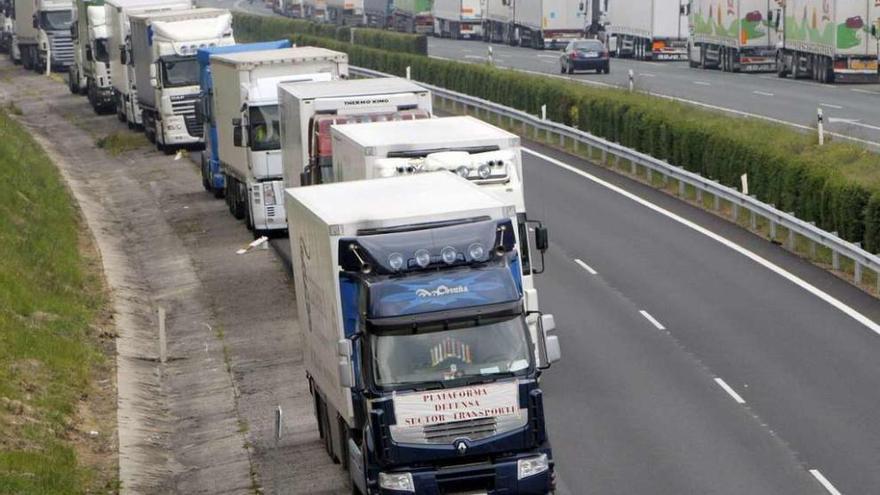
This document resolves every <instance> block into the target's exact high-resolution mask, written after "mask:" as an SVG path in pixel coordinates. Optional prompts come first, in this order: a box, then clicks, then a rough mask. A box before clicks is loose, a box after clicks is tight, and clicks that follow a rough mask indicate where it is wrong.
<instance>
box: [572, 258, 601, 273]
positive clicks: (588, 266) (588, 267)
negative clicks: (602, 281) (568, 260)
mask: <svg viewBox="0 0 880 495" xmlns="http://www.w3.org/2000/svg"><path fill="white" fill-rule="evenodd" d="M574 262H575V263H577V264H578V265H579V266H580V267H581V268H583V269H584V270H586V271H587V273H589V274H590V275H597V274H598V273H599V272H597V271H596V270H593V267H591V266H590V265H588V264H586V263H584V262H583V261H581V260H574Z"/></svg>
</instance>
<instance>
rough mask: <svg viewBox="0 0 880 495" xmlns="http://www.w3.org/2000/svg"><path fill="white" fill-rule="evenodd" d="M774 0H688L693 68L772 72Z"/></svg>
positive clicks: (775, 34) (773, 56) (775, 39)
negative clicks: (722, 1) (725, 0)
mask: <svg viewBox="0 0 880 495" xmlns="http://www.w3.org/2000/svg"><path fill="white" fill-rule="evenodd" d="M777 7H778V4H777V3H776V0H730V1H728V2H726V3H725V4H723V5H722V4H721V3H719V2H718V1H717V0H691V1H690V4H689V5H688V14H689V24H690V29H689V32H690V37H689V38H688V60H689V62H690V66H691V67H693V68H696V67H700V68H703V69H708V68H720V69H721V70H723V71H724V72H740V71H742V72H774V71H775V70H776V43H777V41H778V36H777V32H776V25H775V23H774V18H775V16H776V15H778V11H777Z"/></svg>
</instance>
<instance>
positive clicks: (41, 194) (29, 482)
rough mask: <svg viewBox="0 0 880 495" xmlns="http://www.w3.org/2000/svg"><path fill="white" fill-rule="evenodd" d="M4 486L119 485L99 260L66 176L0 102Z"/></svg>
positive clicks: (58, 489)
mask: <svg viewBox="0 0 880 495" xmlns="http://www.w3.org/2000/svg"><path fill="white" fill-rule="evenodd" d="M0 196H2V197H3V198H4V200H3V201H0V493H15V494H46V493H94V492H96V491H102V492H105V493H106V492H107V491H108V490H109V491H114V490H115V489H116V487H117V482H116V468H115V466H116V458H115V454H114V452H115V440H114V439H115V429H116V423H115V397H116V394H115V388H114V380H113V376H114V373H113V365H112V360H110V359H107V357H105V353H108V352H109V351H111V350H112V340H111V339H110V338H111V337H112V335H107V334H102V332H101V331H100V326H101V323H102V318H106V315H104V314H103V313H102V308H103V307H104V304H105V301H106V298H105V296H104V293H103V280H102V277H101V270H100V260H99V257H98V255H97V254H96V252H95V251H94V248H93V246H92V245H91V238H90V236H88V235H87V233H85V229H84V227H83V225H82V222H81V220H80V217H79V214H78V211H77V209H76V207H75V204H74V202H73V199H72V198H71V196H70V194H69V193H68V191H67V189H66V188H65V187H64V185H63V183H62V180H61V177H60V175H59V173H58V171H57V169H56V168H55V166H54V165H53V164H52V162H51V161H50V160H49V158H48V157H47V155H46V154H45V153H44V152H43V150H42V149H41V148H40V146H39V145H38V144H37V143H36V142H35V141H34V140H33V139H32V138H31V136H30V135H29V134H28V132H27V131H26V130H25V129H24V128H23V127H21V126H20V125H19V124H18V123H16V122H15V121H14V120H13V119H12V118H11V117H10V116H9V115H8V113H7V112H6V110H2V111H0Z"/></svg>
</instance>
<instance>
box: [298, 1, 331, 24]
mask: <svg viewBox="0 0 880 495" xmlns="http://www.w3.org/2000/svg"><path fill="white" fill-rule="evenodd" d="M302 5H303V17H304V18H306V19H311V20H314V21H326V20H327V0H302Z"/></svg>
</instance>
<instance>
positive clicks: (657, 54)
mask: <svg viewBox="0 0 880 495" xmlns="http://www.w3.org/2000/svg"><path fill="white" fill-rule="evenodd" d="M686 14H687V5H686V2H683V1H682V0H610V2H609V5H608V22H609V26H608V39H609V50H611V52H612V53H614V54H615V55H616V56H618V57H633V58H635V59H638V60H685V59H686V58H687V40H688V17H687V15H686Z"/></svg>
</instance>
